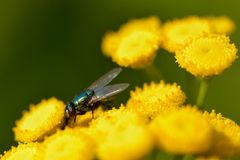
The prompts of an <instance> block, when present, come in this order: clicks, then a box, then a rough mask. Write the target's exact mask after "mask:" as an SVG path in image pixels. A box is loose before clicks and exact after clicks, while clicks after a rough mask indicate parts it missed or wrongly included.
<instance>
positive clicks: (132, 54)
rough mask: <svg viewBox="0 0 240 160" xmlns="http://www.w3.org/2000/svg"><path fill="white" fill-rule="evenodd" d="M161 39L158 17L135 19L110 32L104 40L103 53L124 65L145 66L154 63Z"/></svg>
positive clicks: (132, 66)
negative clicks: (116, 30)
mask: <svg viewBox="0 0 240 160" xmlns="http://www.w3.org/2000/svg"><path fill="white" fill-rule="evenodd" d="M160 41H161V36H160V20H159V19H158V18H157V17H149V18H144V19H135V20H131V21H129V22H128V23H127V24H124V25H122V26H121V27H120V29H119V31H118V32H108V33H107V34H106V35H105V36H104V38H103V41H102V50H103V53H104V54H105V55H106V56H108V57H111V58H112V60H113V61H114V62H116V63H117V64H118V65H120V66H123V67H131V68H143V67H145V66H147V65H149V64H151V63H152V61H153V59H154V57H155V55H156V51H157V49H158V48H159V44H160Z"/></svg>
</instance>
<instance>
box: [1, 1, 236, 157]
mask: <svg viewBox="0 0 240 160" xmlns="http://www.w3.org/2000/svg"><path fill="white" fill-rule="evenodd" d="M239 7H240V1H236V0H228V1H225V0H211V1H209V0H198V1H191V0H181V1H180V0H175V1H173V0H172V1H170V0H169V1H164V0H101V1H97V0H95V1H93V0H88V1H84V0H39V1H31V0H21V1H19V0H8V1H0V89H1V90H0V131H1V133H0V143H1V145H0V151H1V153H2V152H3V150H6V149H9V148H10V146H11V145H13V144H15V142H14V136H13V133H12V127H13V126H14V122H15V120H16V119H18V118H20V116H21V113H22V111H23V110H26V109H28V107H29V104H31V103H38V102H39V101H40V100H41V99H43V98H48V97H51V96H56V97H57V98H59V99H61V100H63V101H65V102H66V101H69V100H71V98H72V97H73V96H74V95H75V94H77V93H78V92H79V91H80V90H81V89H83V88H84V87H87V86H88V85H89V84H90V83H91V82H92V81H94V80H95V79H97V78H98V77H99V76H100V75H101V74H103V73H105V72H106V71H108V70H109V69H111V68H113V67H114V66H116V65H115V64H114V63H112V62H111V60H110V59H108V58H105V57H104V56H103V55H102V53H101V49H100V44H101V38H102V36H103V34H104V33H105V32H106V31H108V30H110V29H115V30H116V29H117V28H118V26H119V25H120V24H122V23H124V22H126V21H127V20H128V19H129V18H133V17H136V18H137V17H146V16H149V15H157V16H159V17H160V18H161V20H162V21H166V20H168V19H172V18H175V17H183V16H187V15H199V16H205V15H216V16H217V15H227V16H229V17H230V18H232V19H233V20H234V21H235V22H236V25H237V30H236V32H235V33H233V34H232V36H231V39H232V41H233V42H235V44H236V46H237V48H239V43H240V36H239V33H240V31H239V26H240V14H239ZM155 64H156V65H157V66H158V67H159V68H160V69H161V71H162V72H163V74H164V77H165V80H166V81H167V82H177V83H178V84H180V85H181V86H182V88H183V89H184V90H185V91H186V90H187V87H186V72H185V71H184V70H182V69H180V68H178V67H177V64H175V62H174V58H173V56H172V55H170V54H168V53H167V52H166V51H164V50H160V51H159V54H158V56H157V58H156V60H155ZM239 67H240V63H239V60H237V61H236V62H235V63H234V64H233V66H232V67H231V68H230V69H228V70H226V71H225V72H224V74H222V75H221V76H217V77H215V78H214V79H213V80H212V82H211V86H210V88H209V92H208V95H207V97H206V102H205V106H211V107H212V108H214V109H216V110H217V111H218V112H222V113H223V115H224V116H227V117H230V118H232V119H233V120H235V121H236V122H238V123H240V114H239V113H240V95H239V93H240V68H239ZM114 82H128V83H130V84H131V87H130V89H133V88H134V87H135V86H136V85H142V83H144V82H149V79H148V78H147V77H146V75H145V74H144V72H143V71H141V70H131V69H125V70H124V71H123V72H122V73H121V75H120V76H119V77H118V78H117V79H116V80H115V81H114ZM188 93H190V92H188ZM128 96H129V90H128V91H126V92H125V93H123V94H121V95H119V98H118V99H117V103H118V104H119V103H120V102H125V101H126V99H127V97H128ZM188 96H189V97H191V96H190V95H188ZM192 101H193V100H192V99H191V98H189V99H188V102H192ZM206 109H208V110H209V108H207V107H206Z"/></svg>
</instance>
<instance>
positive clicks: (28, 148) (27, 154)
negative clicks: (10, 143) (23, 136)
mask: <svg viewBox="0 0 240 160" xmlns="http://www.w3.org/2000/svg"><path fill="white" fill-rule="evenodd" d="M39 154H40V149H39V144H38V143H28V144H19V145H18V146H17V147H12V149H11V150H9V151H7V152H5V153H4V155H3V156H2V157H0V160H41V159H40V157H39Z"/></svg>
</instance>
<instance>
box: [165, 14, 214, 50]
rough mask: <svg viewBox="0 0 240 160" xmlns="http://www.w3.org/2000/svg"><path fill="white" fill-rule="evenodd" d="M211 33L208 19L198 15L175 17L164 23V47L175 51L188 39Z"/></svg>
mask: <svg viewBox="0 0 240 160" xmlns="http://www.w3.org/2000/svg"><path fill="white" fill-rule="evenodd" d="M203 33H211V26H210V23H209V21H208V20H207V19H205V18H200V17H197V16H191V17H186V18H182V19H175V20H172V21H169V22H166V23H165V24H164V25H163V29H162V35H163V48H164V49H166V50H167V51H169V52H171V53H175V51H177V50H178V49H179V48H181V47H182V46H183V45H184V44H185V43H186V41H188V39H190V38H192V37H195V36H198V35H201V34H203Z"/></svg>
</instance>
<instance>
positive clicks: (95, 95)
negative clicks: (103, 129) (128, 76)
mask: <svg viewBox="0 0 240 160" xmlns="http://www.w3.org/2000/svg"><path fill="white" fill-rule="evenodd" d="M121 71H122V69H121V68H114V69H112V70H110V71H109V72H107V73H106V74H104V75H103V76H101V77H100V78H99V79H98V80H96V81H95V82H94V83H92V84H91V85H90V86H89V87H88V88H87V89H85V90H83V91H82V92H81V93H80V94H79V95H77V96H76V97H75V98H74V99H73V100H72V101H71V102H69V103H67V105H66V107H65V113H64V121H65V125H67V124H69V123H72V122H75V121H76V116H77V115H83V114H85V113H86V112H88V111H92V115H93V112H94V109H96V108H97V107H98V106H100V105H106V104H108V103H109V98H111V97H112V96H114V95H116V94H118V93H120V92H122V91H124V90H125V89H126V88H128V86H129V84H128V83H119V84H114V85H108V84H109V83H110V82H111V81H112V80H113V79H114V78H116V77H117V76H118V74H119V73H120V72H121Z"/></svg>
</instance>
